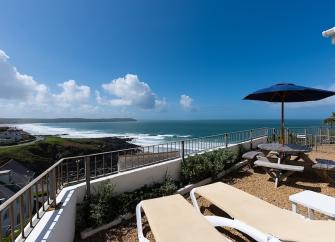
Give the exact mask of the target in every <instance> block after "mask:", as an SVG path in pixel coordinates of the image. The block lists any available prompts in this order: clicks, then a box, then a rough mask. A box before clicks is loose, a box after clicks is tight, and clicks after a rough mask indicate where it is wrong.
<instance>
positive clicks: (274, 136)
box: [272, 128, 276, 142]
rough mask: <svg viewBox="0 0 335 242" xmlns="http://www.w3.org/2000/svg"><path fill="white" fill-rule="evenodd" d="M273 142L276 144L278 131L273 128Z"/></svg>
mask: <svg viewBox="0 0 335 242" xmlns="http://www.w3.org/2000/svg"><path fill="white" fill-rule="evenodd" d="M272 142H276V129H275V128H272Z"/></svg>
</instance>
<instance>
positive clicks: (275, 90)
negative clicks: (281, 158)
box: [244, 83, 335, 144]
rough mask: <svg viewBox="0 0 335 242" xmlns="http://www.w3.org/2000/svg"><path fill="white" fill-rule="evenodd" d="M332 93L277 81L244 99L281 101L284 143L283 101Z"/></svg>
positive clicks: (305, 98) (307, 99) (313, 98)
mask: <svg viewBox="0 0 335 242" xmlns="http://www.w3.org/2000/svg"><path fill="white" fill-rule="evenodd" d="M332 95H335V92H332V91H327V90H321V89H316V88H310V87H303V86H297V85H294V84H292V83H278V84H275V85H272V86H270V87H268V88H264V89H260V90H258V91H256V92H253V93H251V94H249V95H248V96H246V97H245V98H244V99H245V100H258V101H266V102H279V103H281V133H282V143H283V144H284V140H285V139H284V103H285V102H306V101H317V100H321V99H324V98H327V97H330V96H332Z"/></svg>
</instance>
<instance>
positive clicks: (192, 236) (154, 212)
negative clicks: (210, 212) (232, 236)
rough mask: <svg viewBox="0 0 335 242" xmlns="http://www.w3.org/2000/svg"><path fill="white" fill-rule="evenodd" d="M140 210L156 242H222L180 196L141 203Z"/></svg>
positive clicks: (213, 229) (221, 236) (224, 241)
mask: <svg viewBox="0 0 335 242" xmlns="http://www.w3.org/2000/svg"><path fill="white" fill-rule="evenodd" d="M142 208H143V210H144V212H145V215H146V217H147V219H148V222H149V225H150V228H151V231H152V233H153V234H154V237H155V240H156V241H157V242H178V241H179V242H205V241H211V242H226V241H227V239H226V238H225V237H224V236H223V235H222V234H220V233H219V232H218V231H217V230H216V229H215V228H214V227H213V226H212V225H211V224H210V223H209V222H208V221H207V220H206V219H205V218H204V217H203V216H202V215H201V214H199V213H198V212H196V210H195V209H194V208H193V207H192V205H191V204H190V203H188V202H187V201H186V200H185V199H184V198H183V197H182V196H181V195H173V196H167V197H161V198H156V199H150V200H145V201H143V202H142Z"/></svg>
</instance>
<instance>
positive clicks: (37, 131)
mask: <svg viewBox="0 0 335 242" xmlns="http://www.w3.org/2000/svg"><path fill="white" fill-rule="evenodd" d="M11 126H15V127H17V128H20V129H23V130H25V131H27V132H29V133H31V134H32V135H59V136H61V137H63V138H103V137H123V138H132V139H133V140H132V141H131V143H134V144H136V145H141V146H147V145H154V144H160V143H164V142H167V141H172V140H178V138H186V137H190V135H183V136H179V135H175V134H159V135H150V134H136V133H108V132H107V133H106V132H102V131H100V130H77V129H73V128H64V127H52V126H48V125H47V124H15V125H11Z"/></svg>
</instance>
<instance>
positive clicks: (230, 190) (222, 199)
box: [191, 182, 335, 242]
mask: <svg viewBox="0 0 335 242" xmlns="http://www.w3.org/2000/svg"><path fill="white" fill-rule="evenodd" d="M255 185H256V184H255ZM196 195H198V196H201V197H203V198H205V199H206V200H208V201H209V202H211V203H212V204H214V205H215V206H216V207H218V208H219V209H221V210H223V211H224V212H225V213H227V214H228V215H229V216H230V217H231V218H233V219H234V221H235V222H236V223H238V222H240V221H241V222H243V224H247V225H249V226H252V227H254V228H255V229H258V230H260V231H262V232H264V233H267V234H270V235H272V236H274V237H276V238H278V239H280V240H281V241H296V242H315V241H322V242H328V241H334V240H335V236H334V233H333V231H335V222H334V221H328V220H309V219H307V218H305V217H303V216H301V215H299V214H296V213H294V212H292V211H289V210H285V209H282V208H279V207H276V206H274V205H272V204H270V203H268V202H266V201H263V200H261V199H259V198H257V197H255V196H252V195H250V194H248V193H246V192H244V191H241V190H239V189H237V188H235V187H232V186H229V185H227V184H224V183H222V182H217V183H213V184H210V185H206V186H202V187H198V188H194V189H193V190H192V191H191V199H192V203H193V205H194V207H195V208H196V209H197V211H198V212H199V213H200V208H199V205H198V203H197V200H196Z"/></svg>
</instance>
